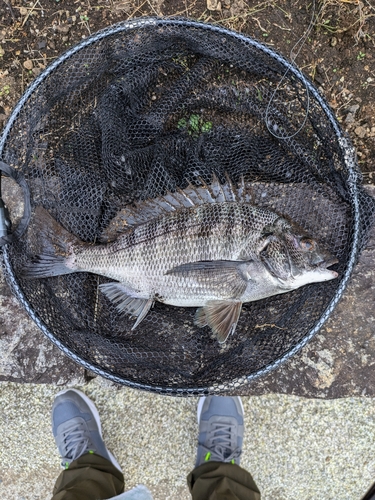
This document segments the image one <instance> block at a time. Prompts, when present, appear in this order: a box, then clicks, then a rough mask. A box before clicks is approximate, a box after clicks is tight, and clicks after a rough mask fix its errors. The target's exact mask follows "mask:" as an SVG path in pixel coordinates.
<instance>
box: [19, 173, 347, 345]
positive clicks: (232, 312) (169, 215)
mask: <svg viewBox="0 0 375 500" xmlns="http://www.w3.org/2000/svg"><path fill="white" fill-rule="evenodd" d="M251 198H252V197H251V188H250V187H249V186H248V185H247V184H246V183H245V182H244V180H243V179H241V181H240V182H239V183H238V184H234V183H233V182H232V181H231V180H230V179H229V177H227V179H226V182H225V183H220V182H219V181H218V179H217V178H216V177H213V179H212V182H211V183H210V184H208V183H207V184H206V183H204V181H201V184H200V185H198V186H197V185H193V184H189V185H188V186H187V187H186V188H185V189H178V190H176V191H175V192H168V193H167V194H165V195H163V196H159V197H158V198H155V199H149V200H144V201H139V202H135V203H134V204H133V206H128V207H126V208H125V211H124V212H122V214H121V216H120V217H117V221H116V223H117V224H118V225H120V226H121V228H120V229H119V234H118V235H117V236H116V238H115V239H114V240H113V241H110V242H108V243H99V244H97V243H96V244H92V243H87V242H83V241H81V240H80V239H79V238H78V237H76V236H75V235H73V234H72V233H70V232H69V231H68V230H67V229H65V228H64V227H62V225H61V224H60V223H59V222H57V221H56V220H55V219H54V218H53V217H52V215H50V213H49V212H48V211H47V210H46V209H44V208H43V207H42V206H37V207H36V209H35V213H34V220H35V231H36V234H38V235H39V236H38V238H39V243H40V248H41V250H40V253H39V254H37V255H34V256H33V257H32V258H31V259H30V260H28V262H27V263H26V264H25V265H24V268H23V270H22V274H23V276H24V277H26V278H30V279H35V278H39V279H42V278H47V277H51V276H59V275H64V274H69V273H76V272H90V273H95V274H97V275H101V276H105V277H107V278H109V279H111V280H113V281H111V282H110V283H103V284H100V285H99V289H100V291H101V292H102V293H103V294H104V295H105V296H106V297H107V299H109V301H111V302H112V303H113V304H114V305H115V306H116V308H117V309H118V311H119V312H120V313H121V314H128V315H130V316H131V317H134V318H136V321H135V323H134V325H133V328H132V329H133V330H134V329H135V328H136V327H137V326H138V325H139V324H140V323H141V321H142V320H143V319H144V318H145V316H146V315H147V313H148V312H149V310H150V308H151V307H152V306H153V304H154V302H155V301H158V302H161V303H164V304H168V305H172V306H178V307H195V308H197V310H196V313H195V318H194V323H195V324H196V325H197V326H198V327H200V328H202V327H205V326H209V327H210V328H211V330H212V332H213V333H214V334H215V335H216V337H217V340H218V342H219V343H224V342H226V340H227V339H228V337H229V335H233V334H234V332H235V330H236V326H237V323H238V319H239V317H240V313H241V309H242V304H243V303H247V302H252V301H257V300H261V299H264V298H266V297H270V296H273V295H277V294H282V293H286V292H289V291H291V290H295V289H297V288H299V287H301V286H304V285H307V284H309V283H316V282H324V281H328V280H332V279H334V278H337V276H338V273H337V272H336V271H334V270H331V269H329V267H331V266H332V265H334V264H336V263H338V260H337V258H336V257H334V256H332V255H331V254H330V253H329V252H328V251H327V250H326V249H324V248H323V247H322V246H321V245H320V244H319V243H318V242H317V241H316V240H315V239H314V238H313V237H312V236H311V235H310V234H308V232H306V231H305V230H304V229H303V228H301V227H299V225H297V224H296V223H294V222H293V221H291V220H289V219H288V218H287V217H286V216H283V215H281V214H279V213H276V212H274V211H272V210H269V209H266V208H262V207H259V206H256V205H254V204H252V203H251Z"/></svg>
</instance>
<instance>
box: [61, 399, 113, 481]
mask: <svg viewBox="0 0 375 500" xmlns="http://www.w3.org/2000/svg"><path fill="white" fill-rule="evenodd" d="M52 432H53V435H54V437H55V441H56V445H57V447H58V449H59V452H60V455H61V457H62V461H61V465H62V467H64V468H65V469H68V468H69V465H70V463H71V462H73V460H77V458H79V457H80V456H82V455H84V454H86V453H91V454H93V453H95V454H97V455H100V456H101V457H104V458H106V459H107V460H109V461H110V462H112V464H113V465H114V466H115V467H116V468H117V469H118V470H120V471H121V467H120V465H119V464H118V462H117V460H116V459H115V457H114V456H113V455H112V453H111V452H110V451H109V450H107V448H106V446H105V444H104V441H103V439H102V429H101V424H100V418H99V413H98V410H97V409H96V407H95V405H94V403H93V402H92V401H91V399H89V398H88V397H87V396H86V395H85V394H83V392H81V391H77V389H65V390H64V391H61V392H59V393H58V394H57V395H56V398H55V401H54V403H53V406H52Z"/></svg>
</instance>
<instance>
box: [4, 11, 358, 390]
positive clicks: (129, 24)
mask: <svg viewBox="0 0 375 500" xmlns="http://www.w3.org/2000/svg"><path fill="white" fill-rule="evenodd" d="M146 26H174V27H176V26H183V27H192V28H197V29H200V30H207V31H212V32H217V33H220V34H223V35H226V36H228V37H231V38H234V39H238V40H241V41H242V42H245V43H246V44H248V45H251V46H253V47H255V48H256V49H258V50H260V51H262V52H264V53H265V54H267V55H268V56H270V57H271V58H272V59H274V60H276V61H278V62H279V63H281V64H282V65H283V66H284V67H285V69H286V70H287V71H288V72H291V73H292V74H293V75H294V76H295V77H296V78H297V79H298V80H299V81H300V82H301V83H302V84H303V85H304V86H305V88H306V89H307V91H308V92H311V94H312V96H313V97H314V99H315V100H316V101H317V102H318V103H319V105H320V106H321V108H322V109H323V111H324V113H325V115H326V117H327V118H328V120H329V122H330V123H331V125H332V127H333V129H334V132H335V135H336V138H337V140H338V144H339V146H340V149H341V152H342V153H343V158H344V162H345V164H346V166H347V168H348V171H349V176H348V179H347V183H348V188H349V191H350V194H351V202H352V204H351V209H352V214H353V238H352V246H351V250H350V254H349V258H348V262H347V267H346V270H345V272H344V274H343V276H342V278H341V281H340V285H339V287H338V289H337V290H336V293H335V296H334V297H333V298H332V300H331V301H330V302H329V304H328V306H327V307H326V309H325V310H324V311H323V313H322V315H321V317H320V319H319V321H318V323H317V324H316V325H315V327H314V328H312V329H311V330H310V332H309V333H308V334H307V335H305V337H304V338H303V339H302V340H301V341H300V342H298V344H297V345H296V346H295V347H294V348H293V349H291V350H290V351H288V352H287V353H286V354H284V355H283V356H281V357H280V358H279V359H277V360H276V361H274V362H273V363H271V364H269V365H267V366H265V367H264V368H261V369H260V370H258V371H257V372H255V373H252V374H250V375H246V376H245V375H244V376H242V377H239V378H237V379H234V380H232V381H231V382H232V384H233V385H236V382H237V383H238V385H239V386H240V387H244V386H245V385H247V384H249V383H250V382H252V381H253V380H255V379H257V378H259V377H261V376H264V375H267V374H269V373H270V372H271V371H273V370H275V369H277V368H279V367H280V366H281V365H282V364H284V363H285V362H286V361H287V360H288V359H289V358H291V357H292V356H294V355H295V354H296V353H297V352H298V351H300V350H301V349H302V348H303V347H304V346H305V345H306V344H307V343H308V342H309V341H310V340H311V339H312V338H313V337H314V336H315V335H316V333H317V332H318V331H319V330H320V328H321V327H322V326H323V325H324V323H325V322H326V321H327V319H328V317H329V316H330V314H331V312H332V310H333V309H334V308H335V306H336V305H337V303H338V301H339V300H340V299H341V297H342V295H343V293H344V291H345V289H346V287H347V284H348V281H349V278H350V276H351V274H352V271H353V268H354V265H355V262H356V259H357V253H358V244H359V226H360V213H359V202H358V191H357V183H358V181H359V173H358V167H357V160H356V154H355V149H354V147H353V145H352V144H351V142H350V140H349V139H348V138H347V137H345V135H344V134H343V132H342V130H341V129H340V126H339V123H338V122H337V120H336V118H335V116H334V114H333V112H332V110H331V108H330V107H329V105H328V103H327V101H326V100H325V98H324V97H323V96H322V95H321V94H320V93H319V91H318V90H317V89H316V88H315V87H314V86H313V84H312V83H311V81H310V80H309V79H308V78H306V77H305V76H304V75H303V73H302V72H301V71H300V70H299V69H298V68H297V67H296V66H295V65H294V63H292V62H290V61H288V60H287V59H285V58H284V57H283V56H282V55H280V54H278V53H277V52H275V51H274V50H273V49H271V48H269V47H267V46H266V45H264V44H263V43H261V42H259V41H257V40H255V39H252V38H250V37H248V36H246V35H243V34H242V33H237V32H235V31H232V30H229V29H227V28H223V27H222V26H217V25H213V24H207V23H203V22H199V21H192V20H189V19H184V18H168V19H163V18H157V17H145V18H138V19H134V20H128V21H123V22H120V23H117V24H114V25H112V26H110V27H108V28H104V29H103V30H100V31H98V32H97V33H95V34H93V35H91V36H90V37H88V38H87V39H85V40H83V41H82V42H80V43H79V44H77V45H75V46H74V47H72V48H71V49H69V50H67V51H66V52H64V53H63V54H62V55H61V56H59V57H58V58H57V59H55V61H53V62H52V63H51V65H50V66H48V67H47V68H46V69H45V70H44V71H43V72H42V73H41V74H40V75H39V76H38V77H37V78H36V79H35V80H34V81H33V82H32V83H31V84H30V86H29V87H28V88H27V90H26V91H25V93H24V94H23V95H22V97H21V98H20V100H19V101H18V103H17V104H16V106H15V108H14V109H13V112H12V114H11V115H10V117H9V120H8V122H7V124H6V126H5V127H4V129H3V132H2V134H1V136H0V159H1V158H2V154H3V150H4V146H5V143H6V141H7V138H8V135H9V132H10V130H11V128H12V126H13V124H14V122H15V121H16V119H17V117H18V115H19V113H20V111H21V109H22V107H23V105H24V104H25V102H26V101H27V100H28V98H29V97H30V96H31V95H32V93H33V92H34V91H35V89H36V88H37V87H38V86H39V85H40V84H41V83H42V82H43V81H44V80H45V79H46V78H47V76H48V75H49V74H50V73H52V72H53V71H54V70H55V69H56V68H57V67H58V66H60V65H61V64H62V63H63V62H65V61H66V60H67V59H69V58H70V57H72V56H73V55H74V54H75V53H76V52H78V51H80V50H82V49H83V48H85V47H87V46H89V45H92V44H93V43H95V42H97V41H99V40H102V39H104V38H106V37H108V36H110V35H115V34H118V33H121V32H123V31H130V30H133V29H138V28H142V27H146ZM8 246H9V245H5V246H4V247H3V249H2V257H3V270H4V274H5V277H6V279H7V281H8V284H9V285H10V287H11V289H12V291H13V293H14V295H15V296H16V297H17V299H18V300H19V301H20V303H21V304H22V305H23V307H24V308H25V310H26V311H27V313H28V314H29V316H30V317H31V319H32V320H33V321H34V322H35V323H36V324H37V326H38V327H39V328H40V329H41V330H42V332H43V333H44V335H45V336H46V337H47V338H48V339H49V340H50V341H51V342H52V343H53V344H55V345H56V346H57V347H58V348H59V349H60V350H62V351H63V352H64V354H65V355H67V356H68V357H69V358H70V359H72V360H73V361H75V362H76V363H78V364H79V365H81V366H83V367H84V368H86V369H88V370H90V371H92V372H94V373H96V374H97V375H100V376H102V377H105V378H107V379H109V380H111V381H112V382H115V383H118V384H121V385H126V386H128V387H131V388H134V389H142V390H146V391H150V392H157V393H159V394H167V395H174V396H203V395H207V394H212V393H215V392H216V393H218V392H220V386H219V391H218V389H217V388H215V387H203V388H202V387H194V388H193V387H181V388H176V387H162V386H157V385H148V384H143V383H138V382H134V381H131V380H125V379H123V378H121V377H118V376H116V375H114V374H112V373H109V372H108V371H106V370H103V369H102V368H100V367H98V366H96V365H94V364H92V363H90V362H88V361H86V360H85V359H83V358H81V357H80V356H78V355H77V354H75V353H73V352H72V351H71V350H70V349H69V348H67V347H66V346H65V345H64V344H63V343H62V342H61V341H59V340H58V339H56V338H55V336H54V335H53V334H52V333H51V332H50V330H49V329H48V327H47V326H46V324H45V323H44V322H43V321H42V320H41V319H40V318H39V316H38V315H37V313H36V312H35V311H34V310H33V308H32V307H31V305H30V303H29V302H28V300H27V298H26V297H25V295H24V293H23V291H22V289H21V287H20V286H19V284H18V281H17V279H16V276H15V273H14V270H13V267H12V264H11V262H10V255H9V251H8V250H9V249H8ZM226 382H228V381H224V382H223V386H224V385H225V383H226Z"/></svg>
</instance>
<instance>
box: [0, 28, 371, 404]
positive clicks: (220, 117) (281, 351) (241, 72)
mask: <svg viewBox="0 0 375 500" xmlns="http://www.w3.org/2000/svg"><path fill="white" fill-rule="evenodd" d="M287 68H288V65H287V63H286V61H285V60H284V59H283V58H281V57H280V56H278V55H277V54H276V53H275V52H272V51H270V49H268V48H266V47H263V46H262V45H260V44H258V43H256V42H255V41H253V40H251V39H249V38H246V37H244V36H242V35H238V34H236V33H233V32H230V31H227V30H224V29H222V28H218V27H213V26H210V25H203V24H198V23H194V22H189V21H186V20H181V19H176V20H162V19H146V20H141V21H138V22H131V23H124V24H122V25H116V26H115V27H112V28H110V29H107V30H105V31H103V32H100V33H99V34H97V35H95V36H94V37H91V39H89V40H87V41H85V42H84V43H83V44H81V45H80V46H77V47H76V48H74V49H73V50H71V51H70V52H68V53H67V54H65V55H64V56H62V57H61V58H60V59H59V60H58V61H56V62H55V63H54V64H53V66H52V67H51V68H50V69H48V70H47V71H45V72H44V73H43V74H42V75H41V77H39V79H38V80H37V82H36V83H35V85H34V86H33V88H32V89H30V90H29V91H28V93H27V94H26V96H24V99H23V100H22V102H21V103H20V106H19V107H18V109H17V110H16V112H15V113H14V114H13V115H12V118H11V122H12V123H11V127H9V129H8V130H7V132H6V133H5V135H4V134H3V143H2V144H3V146H2V158H3V159H4V161H6V162H7V163H9V164H10V165H11V166H13V167H14V168H16V169H18V170H21V171H22V172H23V174H24V176H25V177H26V179H27V182H28V185H29V187H30V191H31V195H32V200H33V206H37V205H42V206H44V207H45V208H46V209H47V210H48V211H49V212H50V213H51V214H52V215H53V217H54V218H55V219H56V220H57V221H59V222H60V223H61V224H62V225H63V226H64V227H65V228H66V229H67V230H69V231H70V232H71V233H73V234H75V235H76V236H78V237H79V238H81V239H82V240H83V241H86V242H91V243H95V242H97V241H98V240H100V239H101V238H102V236H103V234H104V233H105V232H106V231H108V228H110V224H111V221H112V220H113V219H114V217H115V216H116V214H118V212H119V211H120V210H121V209H122V208H123V207H124V206H127V205H129V204H132V203H133V202H134V201H139V200H145V199H150V198H151V199H152V198H155V197H158V196H160V195H163V194H165V193H166V192H167V191H172V192H173V191H175V190H176V189H177V188H182V189H183V188H185V187H186V186H187V185H188V183H189V182H190V183H193V184H194V183H198V182H200V181H199V179H203V180H204V181H205V182H207V183H210V181H211V180H212V176H213V174H214V175H216V177H217V178H218V179H219V181H220V182H222V183H224V182H226V176H229V177H230V179H231V180H232V181H233V182H234V183H236V182H239V181H240V179H241V178H242V177H243V178H244V179H245V181H246V182H247V183H250V184H251V189H252V196H253V200H254V203H255V204H256V205H258V206H260V207H266V208H269V209H271V210H274V211H277V212H278V213H279V214H282V215H284V216H287V217H289V218H290V219H292V220H293V221H295V222H296V223H298V224H299V225H300V226H302V227H303V228H305V229H306V230H307V231H308V232H309V233H310V234H311V235H313V237H314V238H315V239H316V240H317V241H319V243H321V244H322V245H323V246H324V247H325V248H326V249H327V250H328V251H329V252H330V253H331V254H333V255H334V256H336V257H337V258H338V260H339V264H337V266H336V267H335V269H336V270H337V271H338V273H339V278H338V279H335V280H332V281H329V282H326V283H323V284H322V283H320V284H319V283H318V284H311V285H307V286H304V287H303V288H300V289H298V290H295V291H293V292H290V293H287V294H283V295H278V296H274V297H270V298H268V299H264V300H261V301H257V302H253V303H247V304H244V306H243V309H242V313H241V316H240V319H239V323H238V326H237V330H236V333H235V335H234V336H232V337H231V338H230V341H228V342H226V343H225V344H222V345H221V344H219V343H218V342H217V340H216V339H215V338H214V337H213V336H212V334H211V331H210V329H209V328H208V327H206V328H203V329H202V328H197V327H196V326H195V325H194V321H193V319H194V313H195V308H178V307H174V306H168V305H165V304H161V303H158V302H156V303H155V306H154V307H153V309H151V311H150V312H149V314H148V315H147V316H146V318H145V319H144V320H143V322H142V323H141V324H140V325H139V327H138V328H137V329H136V330H135V331H131V327H132V326H133V324H134V319H131V318H128V317H127V316H125V317H124V316H120V315H119V313H118V312H117V310H116V308H115V307H114V306H113V305H112V304H111V303H110V302H109V301H108V300H106V298H105V297H104V295H103V294H101V293H100V292H99V291H98V285H99V284H101V283H106V282H108V281H110V280H108V279H106V278H104V277H101V276H97V275H94V274H89V273H76V274H71V275H65V276H59V277H53V278H44V279H39V280H27V279H23V278H22V277H21V272H20V270H21V269H22V266H23V265H24V263H25V262H26V261H27V260H28V259H29V258H30V256H31V255H33V254H34V253H35V249H36V248H37V245H38V238H37V235H36V234H35V232H34V231H33V224H32V222H31V224H30V226H29V229H28V231H27V233H25V235H24V236H23V237H22V239H21V240H20V241H17V242H16V243H14V244H12V245H11V246H10V247H9V248H7V250H6V256H7V259H6V260H7V263H8V264H7V265H6V266H5V272H6V275H7V277H8V281H9V282H10V283H11V284H12V286H13V289H14V291H15V293H16V294H17V295H18V297H19V298H20V300H21V301H22V302H23V304H24V305H25V307H26V308H27V309H28V310H29V312H30V314H31V315H32V317H33V318H34V319H35V320H36V321H37V323H38V324H39V326H40V327H41V328H42V329H43V331H44V332H45V333H46V334H47V335H48V336H49V337H50V338H51V339H52V340H53V341H54V342H55V343H56V344H57V345H59V347H61V348H62V349H63V350H64V351H65V352H66V353H67V354H68V355H69V356H71V357H73V358H74V359H76V360H77V361H78V362H79V363H81V364H82V365H84V366H86V367H87V368H90V369H91V370H93V371H96V372H98V373H101V374H103V375H104V376H107V377H109V378H111V379H112V380H115V381H117V382H120V383H125V384H128V385H134V386H136V387H141V388H145V389H149V390H154V391H160V392H169V393H176V394H182V395H188V394H198V393H201V392H204V393H218V392H221V391H230V390H233V389H235V388H239V387H241V386H242V385H243V384H244V383H246V382H247V381H249V380H251V378H253V377H255V376H258V375H259V374H262V373H265V372H267V370H269V369H271V368H272V367H275V366H277V364H278V363H280V362H281V361H283V360H285V359H286V358H287V357H288V356H290V355H292V354H293V353H294V352H296V350H298V349H299V348H300V347H301V346H302V345H303V344H304V343H305V342H306V341H307V340H308V339H309V338H311V337H312V335H313V334H314V333H315V332H316V331H317V329H319V327H320V326H321V324H322V323H323V322H324V320H325V319H326V318H327V317H328V315H329V314H330V312H331V311H332V309H333V307H334V305H335V303H336V301H337V300H338V298H339V297H340V295H341V294H342V292H343V289H344V288H345V285H346V282H347V279H348V276H349V274H350V272H351V269H352V267H353V264H354V263H355V261H356V259H357V257H358V255H359V252H360V250H361V248H363V246H364V244H365V243H366V238H367V234H368V230H369V227H370V224H371V221H372V217H373V213H374V204H373V201H372V199H370V198H369V197H368V196H367V195H366V194H365V192H364V191H363V190H362V188H361V186H360V185H359V180H360V176H359V172H358V171H357V167H356V164H355V160H354V159H353V152H352V149H351V146H350V143H349V142H348V141H347V139H346V138H345V137H344V136H343V134H342V133H341V132H340V129H339V128H338V125H337V122H336V121H335V119H334V118H333V117H332V115H331V114H330V111H329V109H328V108H326V105H325V103H324V100H323V99H322V98H321V97H320V96H319V94H318V92H317V91H316V90H315V89H314V87H312V85H311V84H310V83H309V82H306V81H305V80H304V77H303V76H302V75H301V74H300V73H299V72H298V70H296V69H295V68H293V67H291V69H290V71H289V72H288V73H287V74H285V73H286V70H287Z"/></svg>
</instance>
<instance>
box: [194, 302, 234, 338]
mask: <svg viewBox="0 0 375 500" xmlns="http://www.w3.org/2000/svg"><path fill="white" fill-rule="evenodd" d="M241 308H242V302H233V301H232V302H229V301H222V300H221V301H219V300H215V301H211V302H209V303H208V304H206V305H205V306H204V307H200V308H199V309H197V312H196V313H195V324H196V325H197V326H199V327H203V326H206V325H208V326H209V327H211V329H212V331H213V332H214V333H215V335H216V336H217V340H218V341H219V342H220V343H221V344H222V343H223V342H225V341H226V340H227V338H228V335H230V334H231V335H232V334H233V333H234V332H235V330H236V326H237V322H238V318H239V317H240V313H241Z"/></svg>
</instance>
